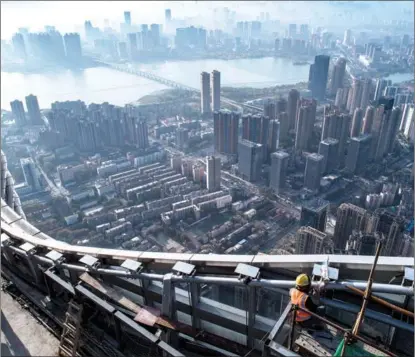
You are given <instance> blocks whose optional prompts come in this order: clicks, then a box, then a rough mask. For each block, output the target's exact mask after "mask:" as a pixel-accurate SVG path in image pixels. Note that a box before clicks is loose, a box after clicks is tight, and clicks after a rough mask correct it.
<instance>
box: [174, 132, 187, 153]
mask: <svg viewBox="0 0 415 357" xmlns="http://www.w3.org/2000/svg"><path fill="white" fill-rule="evenodd" d="M188 142H189V129H186V128H178V129H177V130H176V145H177V146H178V147H179V148H180V149H184V148H186V147H187V145H188Z"/></svg>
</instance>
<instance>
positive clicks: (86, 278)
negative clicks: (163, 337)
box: [80, 273, 176, 330]
mask: <svg viewBox="0 0 415 357" xmlns="http://www.w3.org/2000/svg"><path fill="white" fill-rule="evenodd" d="M80 279H81V280H82V281H83V282H84V283H86V284H88V285H90V286H92V287H93V288H94V289H96V290H98V291H99V292H101V293H103V294H105V295H108V296H109V297H110V298H111V299H112V300H114V301H116V302H117V303H118V304H120V305H121V306H123V307H125V308H126V309H128V310H130V311H133V312H135V313H136V314H137V315H138V314H139V313H140V312H141V310H142V308H141V307H140V306H139V305H137V304H136V303H134V302H132V301H131V300H130V299H127V298H126V297H125V296H123V295H121V294H120V293H119V292H118V291H117V290H115V289H113V288H111V287H109V286H107V285H105V284H103V283H101V282H100V281H98V280H96V279H94V278H93V277H92V276H91V275H89V274H88V273H83V274H82V275H81V276H80ZM143 313H144V312H143ZM145 313H146V315H147V316H149V315H151V316H152V318H153V319H154V321H155V323H156V324H157V325H160V326H164V327H167V328H168V329H171V330H175V329H176V328H175V326H174V325H173V324H172V323H170V322H169V321H167V320H166V319H165V318H163V317H161V316H157V315H154V314H153V313H152V312H151V311H149V310H147V311H146V312H145ZM149 321H150V319H149ZM143 323H144V322H143ZM153 325H154V323H153V324H151V323H150V324H149V326H153Z"/></svg>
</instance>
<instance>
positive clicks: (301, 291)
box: [290, 274, 322, 330]
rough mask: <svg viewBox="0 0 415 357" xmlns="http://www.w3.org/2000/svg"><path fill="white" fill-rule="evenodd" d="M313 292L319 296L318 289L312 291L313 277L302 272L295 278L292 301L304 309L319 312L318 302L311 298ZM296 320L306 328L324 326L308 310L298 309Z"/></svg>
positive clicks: (291, 295)
mask: <svg viewBox="0 0 415 357" xmlns="http://www.w3.org/2000/svg"><path fill="white" fill-rule="evenodd" d="M311 293H312V294H313V295H314V296H315V295H317V296H315V297H317V299H318V298H319V294H318V292H316V291H312V292H311V279H310V277H309V276H308V275H307V274H300V275H298V276H297V279H295V288H293V289H291V290H290V297H291V303H292V304H293V305H297V306H298V307H300V308H302V309H307V310H309V311H311V312H314V313H317V308H318V303H315V302H314V301H313V300H312V298H311V296H310V295H311ZM296 322H297V323H298V324H299V325H301V326H302V327H304V328H314V329H316V330H319V329H321V328H322V324H321V321H320V320H319V319H317V318H315V317H313V316H311V315H310V314H309V313H308V312H306V311H303V310H300V309H298V310H297V313H296Z"/></svg>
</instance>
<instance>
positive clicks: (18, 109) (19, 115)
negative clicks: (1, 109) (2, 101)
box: [10, 99, 26, 126]
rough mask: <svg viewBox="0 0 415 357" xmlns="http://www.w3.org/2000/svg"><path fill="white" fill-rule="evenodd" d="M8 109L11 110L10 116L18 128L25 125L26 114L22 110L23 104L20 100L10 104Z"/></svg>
mask: <svg viewBox="0 0 415 357" xmlns="http://www.w3.org/2000/svg"><path fill="white" fill-rule="evenodd" d="M10 107H11V108H12V114H13V116H14V119H15V122H16V124H17V125H18V126H23V125H25V124H26V114H25V111H24V108H23V102H21V101H20V100H17V99H16V100H14V101H13V102H10Z"/></svg>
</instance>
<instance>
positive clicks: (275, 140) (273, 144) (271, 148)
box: [268, 113, 286, 154]
mask: <svg viewBox="0 0 415 357" xmlns="http://www.w3.org/2000/svg"><path fill="white" fill-rule="evenodd" d="M283 114H285V116H286V113H282V114H281V116H283ZM279 143H280V121H278V120H270V122H269V135H268V153H269V154H271V153H273V152H275V151H276V150H278V148H279Z"/></svg>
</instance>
